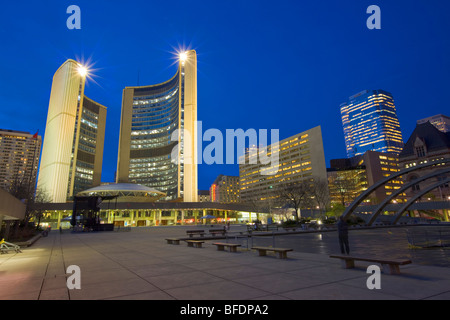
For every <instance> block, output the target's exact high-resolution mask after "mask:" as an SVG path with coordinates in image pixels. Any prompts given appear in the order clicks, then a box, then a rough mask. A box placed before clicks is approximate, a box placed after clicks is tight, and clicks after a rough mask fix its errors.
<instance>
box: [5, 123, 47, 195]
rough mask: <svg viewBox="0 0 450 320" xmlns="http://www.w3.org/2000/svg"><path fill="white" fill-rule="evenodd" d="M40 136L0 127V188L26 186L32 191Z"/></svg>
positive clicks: (7, 188)
mask: <svg viewBox="0 0 450 320" xmlns="http://www.w3.org/2000/svg"><path fill="white" fill-rule="evenodd" d="M41 141H42V138H41V136H39V135H38V134H37V133H36V134H34V135H32V134H30V133H29V132H23V131H14V130H4V129H0V188H2V189H4V190H6V191H13V193H14V190H12V189H18V188H20V187H24V186H26V187H27V188H29V191H31V192H33V193H34V188H35V186H36V176H37V169H38V165H39V157H40V154H41Z"/></svg>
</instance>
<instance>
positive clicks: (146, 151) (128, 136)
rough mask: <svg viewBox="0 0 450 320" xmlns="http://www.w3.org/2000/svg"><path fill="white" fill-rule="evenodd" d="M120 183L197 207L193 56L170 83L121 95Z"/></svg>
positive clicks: (132, 89)
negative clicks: (142, 187)
mask: <svg viewBox="0 0 450 320" xmlns="http://www.w3.org/2000/svg"><path fill="white" fill-rule="evenodd" d="M116 180H117V182H118V183H127V182H132V183H137V184H142V185H146V186H148V187H151V188H154V189H156V190H158V191H161V192H164V193H166V195H167V196H166V197H165V198H164V200H183V201H184V202H197V201H198V186H197V55H196V52H195V51H194V50H191V51H187V52H185V53H183V54H181V55H180V59H179V65H178V70H177V72H176V74H175V75H174V76H173V77H172V78H171V79H170V80H168V81H166V82H163V83H160V84H155V85H150V86H140V87H126V88H125V89H124V90H123V98H122V115H121V123H120V138H119V154H118V160H117V179H116Z"/></svg>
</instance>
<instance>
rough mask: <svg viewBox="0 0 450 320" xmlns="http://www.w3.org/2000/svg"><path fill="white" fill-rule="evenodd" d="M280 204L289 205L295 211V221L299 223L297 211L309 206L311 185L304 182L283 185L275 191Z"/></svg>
mask: <svg viewBox="0 0 450 320" xmlns="http://www.w3.org/2000/svg"><path fill="white" fill-rule="evenodd" d="M276 192H277V194H278V199H279V200H280V203H284V204H289V205H290V206H291V207H292V208H293V209H294V210H295V221H296V222H298V221H299V209H301V208H305V207H310V206H311V203H312V201H311V184H310V181H308V180H304V181H301V182H297V183H288V182H286V183H284V184H282V185H280V186H279V187H278V188H277V190H276Z"/></svg>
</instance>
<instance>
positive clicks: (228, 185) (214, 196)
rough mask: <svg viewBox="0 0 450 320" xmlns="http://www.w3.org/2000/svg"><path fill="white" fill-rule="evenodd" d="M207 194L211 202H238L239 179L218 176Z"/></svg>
mask: <svg viewBox="0 0 450 320" xmlns="http://www.w3.org/2000/svg"><path fill="white" fill-rule="evenodd" d="M209 193H210V199H211V202H220V203H236V202H239V201H240V197H239V177H237V176H226V175H222V174H221V175H219V176H218V177H217V178H216V180H215V181H214V183H213V184H212V185H211V188H210V189H209Z"/></svg>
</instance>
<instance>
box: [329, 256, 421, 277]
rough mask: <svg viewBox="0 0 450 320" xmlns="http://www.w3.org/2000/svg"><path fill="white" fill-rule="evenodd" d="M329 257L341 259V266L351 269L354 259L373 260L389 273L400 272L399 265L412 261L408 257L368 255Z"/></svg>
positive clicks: (353, 265)
mask: <svg viewBox="0 0 450 320" xmlns="http://www.w3.org/2000/svg"><path fill="white" fill-rule="evenodd" d="M330 258H337V259H341V260H342V262H343V266H344V268H346V269H351V268H354V267H355V261H366V262H375V263H379V264H381V265H382V266H383V269H386V270H388V269H389V273H390V274H400V267H399V266H401V265H406V264H410V263H412V261H411V260H409V259H381V258H370V257H354V256H346V255H330Z"/></svg>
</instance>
